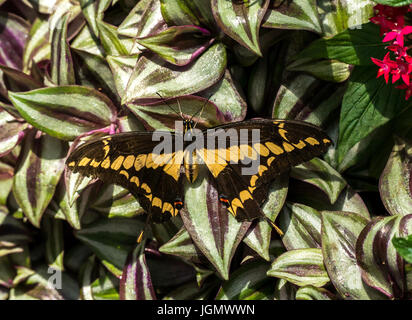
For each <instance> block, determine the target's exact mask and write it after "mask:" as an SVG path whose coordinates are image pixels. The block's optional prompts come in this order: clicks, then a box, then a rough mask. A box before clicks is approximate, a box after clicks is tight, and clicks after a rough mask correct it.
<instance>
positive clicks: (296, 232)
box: [280, 203, 321, 250]
mask: <svg viewBox="0 0 412 320" xmlns="http://www.w3.org/2000/svg"><path fill="white" fill-rule="evenodd" d="M280 228H281V229H282V230H283V232H284V233H285V234H284V235H283V237H282V242H283V244H284V245H285V247H286V249H288V250H294V249H305V248H320V245H321V234H320V228H321V216H320V213H319V212H318V211H317V210H315V209H314V208H311V207H308V206H305V205H303V204H299V203H286V205H285V206H284V207H283V210H282V214H281V215H280Z"/></svg>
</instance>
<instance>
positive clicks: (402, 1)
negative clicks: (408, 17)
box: [373, 0, 412, 7]
mask: <svg viewBox="0 0 412 320" xmlns="http://www.w3.org/2000/svg"><path fill="white" fill-rule="evenodd" d="M373 1H375V2H376V3H379V4H384V5H387V6H392V7H402V6H406V5H408V4H412V0H373Z"/></svg>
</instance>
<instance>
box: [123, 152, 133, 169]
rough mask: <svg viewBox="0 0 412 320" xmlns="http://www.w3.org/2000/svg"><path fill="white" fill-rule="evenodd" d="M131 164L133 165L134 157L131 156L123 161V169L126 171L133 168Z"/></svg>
mask: <svg viewBox="0 0 412 320" xmlns="http://www.w3.org/2000/svg"><path fill="white" fill-rule="evenodd" d="M133 163H134V156H133V155H130V156H127V157H126V159H124V162H123V167H124V168H125V169H126V170H129V169H130V168H131V167H132V166H133Z"/></svg>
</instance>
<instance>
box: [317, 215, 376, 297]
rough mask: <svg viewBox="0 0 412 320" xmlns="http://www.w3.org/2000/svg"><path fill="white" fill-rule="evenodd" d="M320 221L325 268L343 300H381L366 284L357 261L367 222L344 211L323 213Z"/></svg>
mask: <svg viewBox="0 0 412 320" xmlns="http://www.w3.org/2000/svg"><path fill="white" fill-rule="evenodd" d="M321 218H322V227H321V232H322V252H323V257H324V261H325V267H326V270H327V272H328V275H329V277H330V280H331V282H332V283H333V285H334V287H335V288H336V290H337V291H338V292H339V294H340V295H341V296H342V297H343V298H344V299H355V300H359V299H361V300H370V299H372V300H373V299H382V298H383V297H382V296H381V295H379V294H378V293H377V292H376V291H374V290H373V289H371V288H369V287H368V286H366V285H365V284H364V283H363V281H362V276H361V269H360V267H359V266H358V264H357V260H356V254H355V246H356V240H357V238H358V237H359V234H360V233H361V231H362V230H363V228H364V227H365V226H366V225H367V223H368V220H366V218H364V217H362V216H360V215H358V214H356V213H352V212H343V211H342V212H340V211H323V212H322V214H321Z"/></svg>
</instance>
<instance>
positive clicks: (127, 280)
mask: <svg viewBox="0 0 412 320" xmlns="http://www.w3.org/2000/svg"><path fill="white" fill-rule="evenodd" d="M144 247H145V243H144V241H143V242H141V243H140V244H138V245H137V246H136V247H135V248H134V249H133V251H132V252H131V253H130V254H129V256H128V258H127V261H126V264H125V266H124V268H123V275H122V278H121V281H120V299H121V300H155V299H156V295H155V292H154V288H153V284H152V279H151V277H150V272H149V268H148V266H147V263H146V257H145V254H144Z"/></svg>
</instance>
